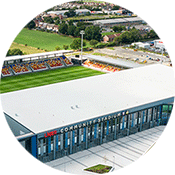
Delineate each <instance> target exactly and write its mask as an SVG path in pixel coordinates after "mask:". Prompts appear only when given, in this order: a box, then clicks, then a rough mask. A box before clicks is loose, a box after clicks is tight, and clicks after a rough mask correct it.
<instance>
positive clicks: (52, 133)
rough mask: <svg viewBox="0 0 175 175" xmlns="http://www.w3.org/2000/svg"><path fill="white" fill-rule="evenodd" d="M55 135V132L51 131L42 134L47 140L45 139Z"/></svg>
mask: <svg viewBox="0 0 175 175" xmlns="http://www.w3.org/2000/svg"><path fill="white" fill-rule="evenodd" d="M56 134H57V131H56V130H55V131H51V132H47V133H45V134H44V137H45V138H47V137H51V136H54V135H56Z"/></svg>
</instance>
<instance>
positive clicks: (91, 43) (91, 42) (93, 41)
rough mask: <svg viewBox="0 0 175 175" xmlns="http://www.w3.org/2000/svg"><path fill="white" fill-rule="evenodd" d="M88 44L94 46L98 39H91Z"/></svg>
mask: <svg viewBox="0 0 175 175" xmlns="http://www.w3.org/2000/svg"><path fill="white" fill-rule="evenodd" d="M89 44H90V45H91V46H94V47H95V46H96V45H97V44H98V41H97V40H94V39H92V40H91V41H90V42H89Z"/></svg>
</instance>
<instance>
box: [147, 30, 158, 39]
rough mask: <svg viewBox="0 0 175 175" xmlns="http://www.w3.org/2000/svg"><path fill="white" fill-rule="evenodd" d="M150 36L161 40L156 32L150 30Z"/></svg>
mask: <svg viewBox="0 0 175 175" xmlns="http://www.w3.org/2000/svg"><path fill="white" fill-rule="evenodd" d="M148 35H149V37H150V38H159V37H158V35H157V34H156V32H155V31H154V30H150V32H149V34H148Z"/></svg>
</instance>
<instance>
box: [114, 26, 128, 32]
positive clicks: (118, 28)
mask: <svg viewBox="0 0 175 175" xmlns="http://www.w3.org/2000/svg"><path fill="white" fill-rule="evenodd" d="M125 29H126V27H125V26H122V25H118V26H113V27H112V30H113V31H114V32H121V31H122V30H125Z"/></svg>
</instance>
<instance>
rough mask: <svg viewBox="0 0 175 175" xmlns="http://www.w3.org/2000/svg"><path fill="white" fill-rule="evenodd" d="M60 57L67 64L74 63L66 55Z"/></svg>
mask: <svg viewBox="0 0 175 175" xmlns="http://www.w3.org/2000/svg"><path fill="white" fill-rule="evenodd" d="M60 58H61V59H62V60H63V61H64V62H65V63H66V65H67V66H71V65H73V63H72V62H71V61H70V60H69V59H68V58H67V57H65V56H64V55H62V56H60Z"/></svg>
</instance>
